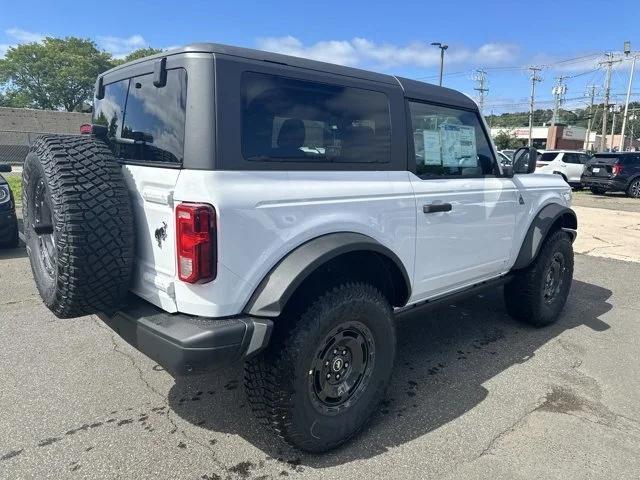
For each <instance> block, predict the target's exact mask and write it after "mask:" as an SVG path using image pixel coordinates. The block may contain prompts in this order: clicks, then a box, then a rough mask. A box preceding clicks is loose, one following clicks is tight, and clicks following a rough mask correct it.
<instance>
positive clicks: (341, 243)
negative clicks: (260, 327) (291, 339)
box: [244, 232, 411, 317]
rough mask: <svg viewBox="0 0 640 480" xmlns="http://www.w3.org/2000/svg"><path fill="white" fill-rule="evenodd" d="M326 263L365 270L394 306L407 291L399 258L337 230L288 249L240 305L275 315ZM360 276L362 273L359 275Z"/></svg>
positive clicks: (405, 297)
mask: <svg viewBox="0 0 640 480" xmlns="http://www.w3.org/2000/svg"><path fill="white" fill-rule="evenodd" d="M329 265H333V266H342V267H343V268H342V269H341V270H342V271H343V273H344V270H345V267H346V268H354V270H353V273H354V274H356V276H357V274H358V273H364V272H367V274H368V275H370V276H371V278H369V277H366V275H365V278H368V279H371V280H373V281H374V283H377V284H378V286H380V287H381V289H382V290H383V291H384V293H385V295H386V296H387V297H388V298H389V301H390V303H391V304H392V305H394V306H403V305H405V304H406V302H407V300H408V299H409V297H410V295H411V280H410V277H409V274H408V273H407V270H406V268H405V266H404V264H403V263H402V261H401V260H400V258H399V257H398V256H397V255H396V254H395V253H394V252H393V251H391V250H390V249H389V248H387V247H385V246H384V245H382V244H381V243H380V242H378V241H377V240H375V239H373V238H371V237H369V236H367V235H363V234H360V233H353V232H338V233H330V234H326V235H322V236H320V237H316V238H314V239H312V240H310V241H308V242H306V243H304V244H302V245H300V246H298V247H297V248H296V249H294V250H292V251H291V252H290V253H289V254H287V256H285V257H284V258H283V259H282V260H280V261H279V262H278V263H277V264H276V265H275V266H274V267H273V268H272V269H271V271H270V272H269V273H268V274H267V275H265V277H264V278H263V279H262V281H261V282H260V284H259V285H258V287H257V288H256V289H255V290H254V292H253V294H252V295H251V297H250V299H249V301H248V302H247V304H246V305H245V307H244V312H245V313H247V314H250V315H254V316H258V317H277V316H279V315H280V314H281V313H282V311H283V310H284V308H285V306H286V305H287V303H288V302H289V300H290V299H291V297H292V296H293V294H294V292H296V290H298V288H300V287H301V286H302V285H303V284H304V283H305V281H306V280H309V279H311V278H312V276H313V275H314V274H316V275H317V274H319V273H321V272H322V271H323V268H324V267H327V266H329ZM361 276H362V275H361Z"/></svg>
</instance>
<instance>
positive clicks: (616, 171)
mask: <svg viewBox="0 0 640 480" xmlns="http://www.w3.org/2000/svg"><path fill="white" fill-rule="evenodd" d="M611 172H612V173H613V176H614V177H615V176H616V175H620V174H621V173H622V165H620V164H619V163H616V164H615V165H614V166H613V168H612V169H611Z"/></svg>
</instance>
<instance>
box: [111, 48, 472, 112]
mask: <svg viewBox="0 0 640 480" xmlns="http://www.w3.org/2000/svg"><path fill="white" fill-rule="evenodd" d="M183 53H212V54H213V53H220V54H225V55H231V56H235V57H242V58H247V59H251V60H259V61H267V62H273V63H280V64H285V65H290V66H292V67H300V68H306V69H309V70H317V71H322V72H327V73H332V74H335V75H344V76H348V77H355V78H360V79H363V80H370V81H374V82H379V83H386V84H390V85H400V86H401V87H402V88H403V89H404V91H405V96H407V97H408V98H415V99H418V100H425V101H429V102H434V103H442V104H445V105H453V106H458V107H462V108H468V109H474V110H475V109H477V105H476V103H475V102H474V101H473V100H471V99H470V98H469V97H467V96H466V95H464V94H463V93H460V92H458V91H456V90H451V89H449V88H444V87H439V86H437V85H431V84H429V83H424V82H419V81H417V80H411V79H408V78H402V77H396V76H394V75H387V74H384V73H377V72H372V71H369V70H362V69H359V68H353V67H345V66H342V65H336V64H333V63H326V62H320V61H317V60H309V59H307V58H301V57H293V56H290V55H282V54H280V53H272V52H265V51H262V50H255V49H252V48H242V47H234V46H230V45H223V44H219V43H192V44H189V45H185V46H184V47H180V48H175V49H172V50H169V51H166V52H161V53H158V54H156V55H152V56H149V57H145V58H141V59H138V60H133V61H131V62H127V63H125V64H122V65H119V66H117V67H115V68H112V69H111V70H108V71H107V72H105V73H103V74H102V75H103V76H104V75H108V74H110V73H112V72H116V71H118V70H123V69H126V68H128V67H130V66H131V65H135V64H138V63H143V62H147V61H150V60H154V59H157V58H162V57H167V56H169V55H180V54H183Z"/></svg>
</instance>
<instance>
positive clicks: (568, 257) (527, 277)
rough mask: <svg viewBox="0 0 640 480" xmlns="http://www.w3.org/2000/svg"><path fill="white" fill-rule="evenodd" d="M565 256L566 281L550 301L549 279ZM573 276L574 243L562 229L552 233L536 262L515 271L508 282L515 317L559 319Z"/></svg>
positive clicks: (542, 321) (536, 321)
mask: <svg viewBox="0 0 640 480" xmlns="http://www.w3.org/2000/svg"><path fill="white" fill-rule="evenodd" d="M560 257H561V258H562V259H563V271H562V274H561V275H559V277H561V279H562V282H561V284H560V286H559V288H558V289H557V291H556V294H555V295H554V296H553V297H551V299H550V300H549V301H547V300H546V299H545V281H546V280H547V278H548V277H547V275H548V274H549V272H550V269H551V268H552V265H555V263H556V259H557V258H560ZM572 279H573V247H572V245H571V239H570V238H569V235H568V234H567V233H565V232H563V231H562V230H557V231H555V232H553V233H551V234H550V235H549V236H548V237H547V238H546V240H545V241H544V244H543V245H542V248H541V249H540V252H539V253H538V256H537V257H536V259H535V260H534V261H533V263H532V264H531V265H530V266H529V267H527V268H525V269H523V270H520V271H518V272H516V274H515V278H514V279H513V280H512V281H511V282H509V283H508V284H506V285H505V287H504V299H505V304H506V307H507V312H508V313H509V315H511V316H512V317H513V318H515V319H517V320H520V321H523V322H525V323H528V324H530V325H534V326H536V327H543V326H545V325H550V324H551V323H553V322H555V321H556V320H557V319H558V317H559V316H560V313H561V312H562V309H563V308H564V305H565V303H566V301H567V297H568V296H569V290H570V289H571V281H572Z"/></svg>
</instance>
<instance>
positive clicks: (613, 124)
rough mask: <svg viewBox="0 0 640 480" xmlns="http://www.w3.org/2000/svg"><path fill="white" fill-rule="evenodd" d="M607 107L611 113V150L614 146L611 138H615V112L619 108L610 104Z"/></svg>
mask: <svg viewBox="0 0 640 480" xmlns="http://www.w3.org/2000/svg"><path fill="white" fill-rule="evenodd" d="M609 107H610V108H611V115H612V117H613V118H612V119H611V150H612V151H613V149H614V148H615V146H614V145H613V144H614V143H616V142H615V141H614V140H613V139H614V138H615V137H614V136H613V135H614V134H615V133H616V113H618V112H619V111H620V109H619V108H618V106H617V105H610V106H609Z"/></svg>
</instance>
